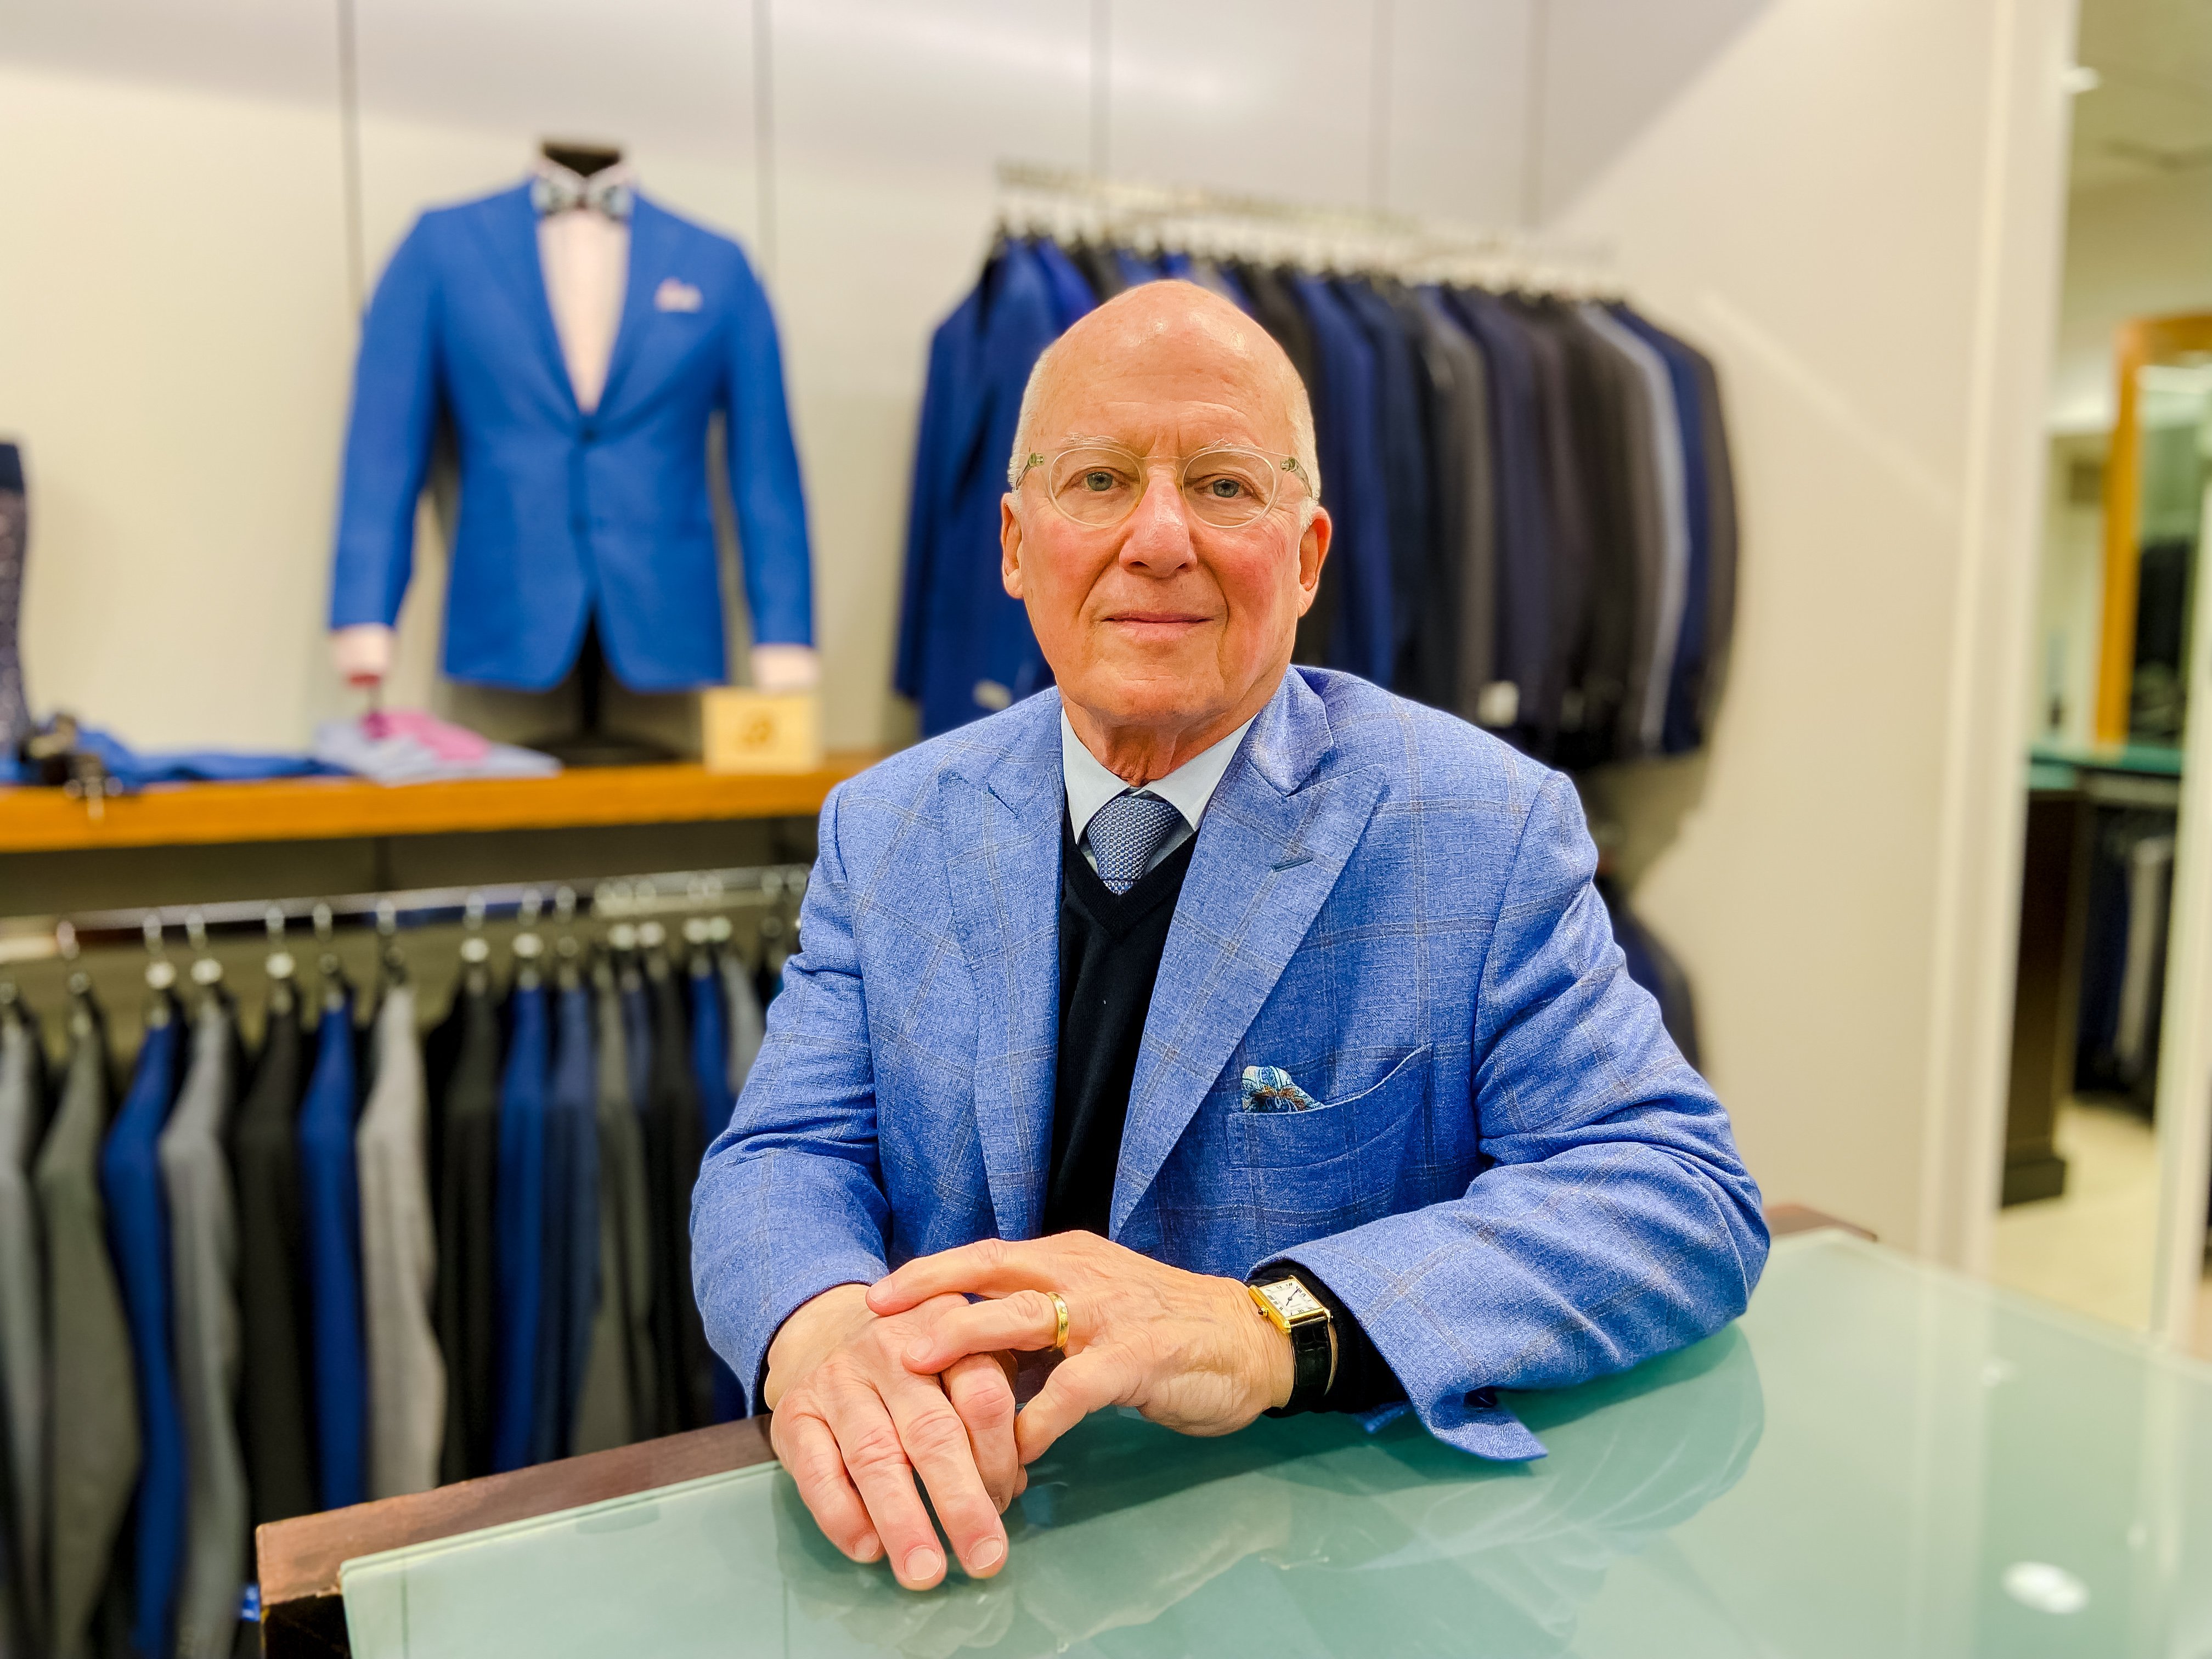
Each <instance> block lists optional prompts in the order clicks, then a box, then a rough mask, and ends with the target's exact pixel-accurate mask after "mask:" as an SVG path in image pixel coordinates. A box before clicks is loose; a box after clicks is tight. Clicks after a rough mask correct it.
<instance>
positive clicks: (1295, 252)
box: [998, 161, 1613, 287]
mask: <svg viewBox="0 0 2212 1659" xmlns="http://www.w3.org/2000/svg"><path fill="white" fill-rule="evenodd" d="M998 183H999V218H1000V224H1001V226H1002V227H1004V228H1010V229H1014V230H1018V231H1025V232H1028V233H1030V234H1054V235H1059V236H1063V237H1069V236H1078V237H1079V236H1085V235H1088V236H1093V237H1109V236H1115V235H1120V236H1127V237H1131V238H1133V239H1134V240H1156V241H1158V242H1160V243H1162V244H1164V245H1167V246H1185V247H1188V249H1189V250H1190V251H1191V252H1211V253H1217V254H1218V253H1227V252H1245V253H1249V254H1252V255H1254V256H1255V257H1258V258H1267V259H1290V260H1294V261H1302V262H1304V263H1307V264H1327V265H1340V266H1366V267H1369V268H1373V267H1376V266H1389V267H1391V268H1394V269H1398V270H1412V271H1417V272H1422V273H1425V274H1429V275H1433V276H1440V277H1464V278H1465V279H1466V280H1469V281H1500V282H1508V283H1522V284H1528V283H1536V284H1538V285H1543V286H1563V287H1565V286H1583V287H1591V286H1603V285H1607V284H1609V283H1611V281H1612V276H1611V273H1612V269H1613V246H1612V244H1611V243H1609V242H1606V241H1601V240H1595V239H1590V238H1572V237H1559V236H1547V235H1540V234H1532V233H1530V232H1528V231H1525V230H1518V229H1505V228H1495V227H1486V226H1478V225H1468V224H1460V223H1455V222H1449V221H1443V220H1434V219H1424V218H1420V217H1418V216H1414V215H1412V214H1406V213H1396V212H1392V211H1389V210H1383V209H1372V208H1349V207H1329V206H1324V205H1321V204H1313V203H1302V202H1293V201H1289V200H1285V199H1283V198H1279V197H1267V196H1257V195H1250V194H1246V193H1244V192H1242V191H1221V190H1209V189H1204V188H1200V187H1196V186H1189V185H1160V184H1149V183H1144V182H1140V181H1138V180H1133V179H1106V178H1100V177H1097V176H1095V175H1093V174H1090V173H1077V172H1073V171H1070V170H1068V169H1066V168H1059V167H1041V166H1037V165H1035V164H1032V163H1030V162H1024V161H1002V162H1000V165H999V169H998Z"/></svg>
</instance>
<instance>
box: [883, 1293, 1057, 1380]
mask: <svg viewBox="0 0 2212 1659" xmlns="http://www.w3.org/2000/svg"><path fill="white" fill-rule="evenodd" d="M1067 1320H1068V1346H1070V1348H1071V1349H1073V1348H1074V1347H1075V1346H1077V1344H1076V1341H1075V1310H1074V1309H1073V1307H1072V1306H1071V1307H1070V1308H1069V1309H1068V1315H1067ZM1059 1333H1060V1310H1059V1309H1058V1308H1056V1307H1054V1305H1053V1300H1052V1297H1049V1296H1048V1295H1046V1294H1045V1292H1044V1291H1015V1292H1014V1293H1013V1294H1012V1296H1006V1297H998V1298H997V1299H995V1300H993V1301H989V1302H971V1303H969V1304H968V1305H967V1306H966V1307H963V1308H956V1309H954V1310H951V1312H949V1313H945V1314H942V1315H940V1316H939V1317H938V1320H937V1322H936V1323H935V1324H933V1325H932V1326H931V1327H930V1328H929V1329H928V1330H927V1331H926V1332H924V1333H923V1334H921V1335H919V1336H917V1337H915V1340H913V1341H912V1342H909V1343H908V1345H907V1347H906V1352H904V1353H903V1354H902V1355H901V1356H900V1358H902V1359H903V1360H904V1361H905V1362H906V1368H907V1369H908V1370H910V1371H913V1372H915V1373H916V1374H917V1375H919V1376H937V1375H939V1373H940V1372H942V1371H944V1370H945V1369H946V1368H947V1367H948V1366H950V1365H951V1364H953V1363H954V1362H955V1361H956V1360H958V1359H960V1358H963V1357H964V1356H966V1355H969V1354H979V1353H1000V1352H1005V1351H1006V1350H1007V1349H1009V1348H1013V1349H1019V1350H1022V1351H1024V1352H1032V1353H1033V1352H1037V1351H1039V1350H1042V1349H1045V1348H1049V1347H1050V1346H1052V1340H1053V1338H1054V1336H1056V1335H1058V1334H1059Z"/></svg>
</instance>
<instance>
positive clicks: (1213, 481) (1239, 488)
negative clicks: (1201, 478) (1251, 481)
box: [1199, 478, 1244, 501]
mask: <svg viewBox="0 0 2212 1659" xmlns="http://www.w3.org/2000/svg"><path fill="white" fill-rule="evenodd" d="M1199 487H1200V489H1203V490H1205V491H1206V494H1207V495H1211V496H1212V497H1213V498H1214V499H1215V500H1216V501H1235V500H1236V499H1237V497H1238V496H1239V495H1243V494H1244V481H1243V479H1242V478H1208V479H1207V480H1206V482H1205V483H1203V484H1201V485H1200V486H1199Z"/></svg>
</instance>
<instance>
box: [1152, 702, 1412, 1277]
mask: <svg viewBox="0 0 2212 1659" xmlns="http://www.w3.org/2000/svg"><path fill="white" fill-rule="evenodd" d="M1331 746H1332V744H1331V738H1330V734H1329V729H1328V711H1327V710H1326V708H1324V707H1323V705H1322V701H1321V699H1320V697H1318V696H1316V695H1315V693H1314V691H1313V690H1312V688H1311V687H1310V686H1309V685H1307V684H1306V683H1305V681H1304V678H1301V677H1300V675H1299V674H1298V671H1297V670H1296V669H1292V670H1291V671H1289V672H1288V673H1286V674H1285V676H1284V677H1283V684H1282V685H1281V686H1280V687H1279V689H1278V690H1277V691H1276V693H1275V696H1274V697H1273V700H1272V701H1271V702H1269V703H1268V704H1267V708H1265V709H1264V710H1263V711H1262V712H1261V715H1260V718H1259V720H1258V721H1257V722H1256V723H1255V725H1254V726H1253V728H1252V735H1251V738H1250V739H1249V741H1248V742H1247V743H1246V744H1245V745H1244V749H1243V752H1242V753H1241V754H1240V755H1239V756H1238V757H1237V760H1236V762H1235V763H1233V764H1231V767H1230V769H1229V771H1228V774H1227V775H1226V776H1225V777H1224V778H1223V779H1222V781H1221V787H1220V788H1219V790H1218V792H1217V793H1215V795H1214V798H1213V799H1212V803H1211V804H1210V805H1208V806H1207V807H1206V817H1205V819H1204V821H1203V823H1202V825H1201V833H1200V836H1199V837H1198V842H1197V845H1196V847H1195V848H1194V850H1193V852H1192V854H1191V863H1190V870H1189V872H1188V874H1187V875H1186V876H1185V877H1184V878H1183V885H1182V896H1181V897H1180V898H1179V899H1178V900H1177V901H1176V914H1175V921H1174V922H1173V924H1172V925H1171V926H1170V928H1169V931H1168V942H1167V948H1166V951H1164V954H1163V955H1162V957H1161V958H1160V974H1159V978H1158V981H1157V982H1156V983H1155V986H1154V988H1153V991H1152V1010H1151V1012H1150V1013H1149V1014H1148V1015H1147V1017H1146V1021H1145V1040H1144V1047H1143V1048H1142V1049H1141V1050H1140V1051H1139V1054H1138V1057H1137V1074H1136V1079H1135V1081H1134V1083H1133V1086H1132V1087H1131V1089H1130V1091H1129V1115H1128V1120H1127V1123H1126V1124H1125V1125H1124V1126H1123V1128H1122V1131H1121V1166H1120V1168H1119V1170H1117V1171H1116V1173H1115V1181H1114V1207H1113V1215H1112V1223H1113V1231H1114V1232H1115V1235H1116V1236H1118V1235H1119V1234H1120V1232H1121V1229H1122V1227H1123V1226H1124V1225H1127V1221H1128V1219H1129V1216H1130V1214H1131V1212H1133V1211H1134V1210H1135V1208H1136V1207H1137V1204H1138V1201H1139V1200H1140V1199H1142V1198H1143V1196H1144V1195H1145V1193H1146V1190H1147V1189H1148V1188H1150V1187H1151V1185H1152V1182H1153V1180H1154V1179H1155V1178H1156V1177H1157V1176H1158V1175H1159V1172H1160V1167H1161V1165H1163V1164H1165V1163H1166V1162H1167V1158H1168V1154H1169V1153H1170V1152H1173V1151H1174V1150H1175V1144H1176V1141H1177V1140H1178V1139H1181V1138H1182V1132H1183V1130H1184V1129H1185V1128H1186V1127H1188V1125H1189V1123H1190V1120H1191V1118H1192V1116H1193V1115H1194V1114H1195V1113H1196V1112H1197V1110H1198V1108H1199V1104H1200V1102H1201V1101H1203V1100H1204V1099H1205V1098H1206V1091H1207V1090H1209V1089H1210V1088H1212V1085H1213V1083H1214V1081H1215V1079H1218V1077H1219V1076H1220V1075H1221V1070H1222V1068H1223V1067H1224V1066H1226V1065H1227V1064H1228V1063H1229V1059H1230V1056H1231V1054H1233V1053H1234V1052H1235V1051H1236V1048H1237V1043H1238V1042H1241V1041H1242V1040H1243V1036H1244V1033H1245V1031H1246V1030H1248V1029H1249V1027H1250V1026H1251V1024H1252V1020H1253V1018H1254V1017H1255V1015H1257V1014H1258V1013H1259V1012H1260V1008H1261V1005H1262V1004H1264V1003H1265V1002H1266V1001H1267V997H1268V994H1269V993H1270V992H1272V991H1273V989H1274V988H1275V981H1277V980H1279V979H1280V978H1281V977H1282V974H1283V969H1285V967H1287V966H1289V964H1290V960H1291V956H1292V955H1293V954H1295V953H1296V951H1297V948H1298V945H1299V943H1300V941H1301V940H1303V939H1304V938H1305V936H1306V930H1307V929H1308V928H1310V927H1312V925H1313V920H1314V917H1315V915H1316V913H1318V912H1319V910H1320V909H1321V907H1322V902H1323V901H1324V900H1326V899H1327V898H1328V895H1329V891H1330V890H1331V889H1333V888H1334V886H1335V885H1336V878H1337V877H1338V875H1339V874H1340V872H1342V871H1343V869H1344V865H1345V860H1347V859H1348V858H1350V857H1351V856H1352V848H1355V847H1357V846H1358V844H1359V838H1360V836H1362V835H1363V834H1364V833H1365V831H1366V828H1367V820H1368V819H1369V818H1370V817H1371V816H1372V815H1373V813H1374V811H1375V805H1376V801H1377V800H1379V799H1381V798H1382V794H1383V774H1382V773H1381V772H1380V771H1379V770H1377V769H1372V768H1364V769H1359V770H1357V771H1346V772H1339V773H1333V774H1332V773H1328V772H1326V771H1324V770H1323V768H1322V763H1323V762H1324V761H1325V760H1326V759H1327V757H1328V754H1329V752H1330V749H1331Z"/></svg>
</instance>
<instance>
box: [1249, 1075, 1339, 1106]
mask: <svg viewBox="0 0 2212 1659" xmlns="http://www.w3.org/2000/svg"><path fill="white" fill-rule="evenodd" d="M1241 1088H1242V1090H1243V1103H1242V1104H1243V1109H1244V1110H1246V1111H1248V1112H1310V1111H1311V1110H1312V1109H1314V1108H1315V1107H1316V1106H1318V1105H1320V1104H1321V1103H1320V1102H1319V1101H1317V1100H1316V1099H1315V1098H1314V1097H1312V1096H1311V1095H1310V1094H1308V1093H1307V1092H1306V1091H1304V1090H1303V1089H1301V1088H1299V1087H1298V1085H1297V1084H1295V1083H1293V1082H1291V1074H1290V1073H1288V1072H1286V1071H1285V1070H1284V1069H1283V1068H1282V1067H1281V1066H1246V1067H1245V1068H1244V1078H1243V1084H1242V1085H1241Z"/></svg>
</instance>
